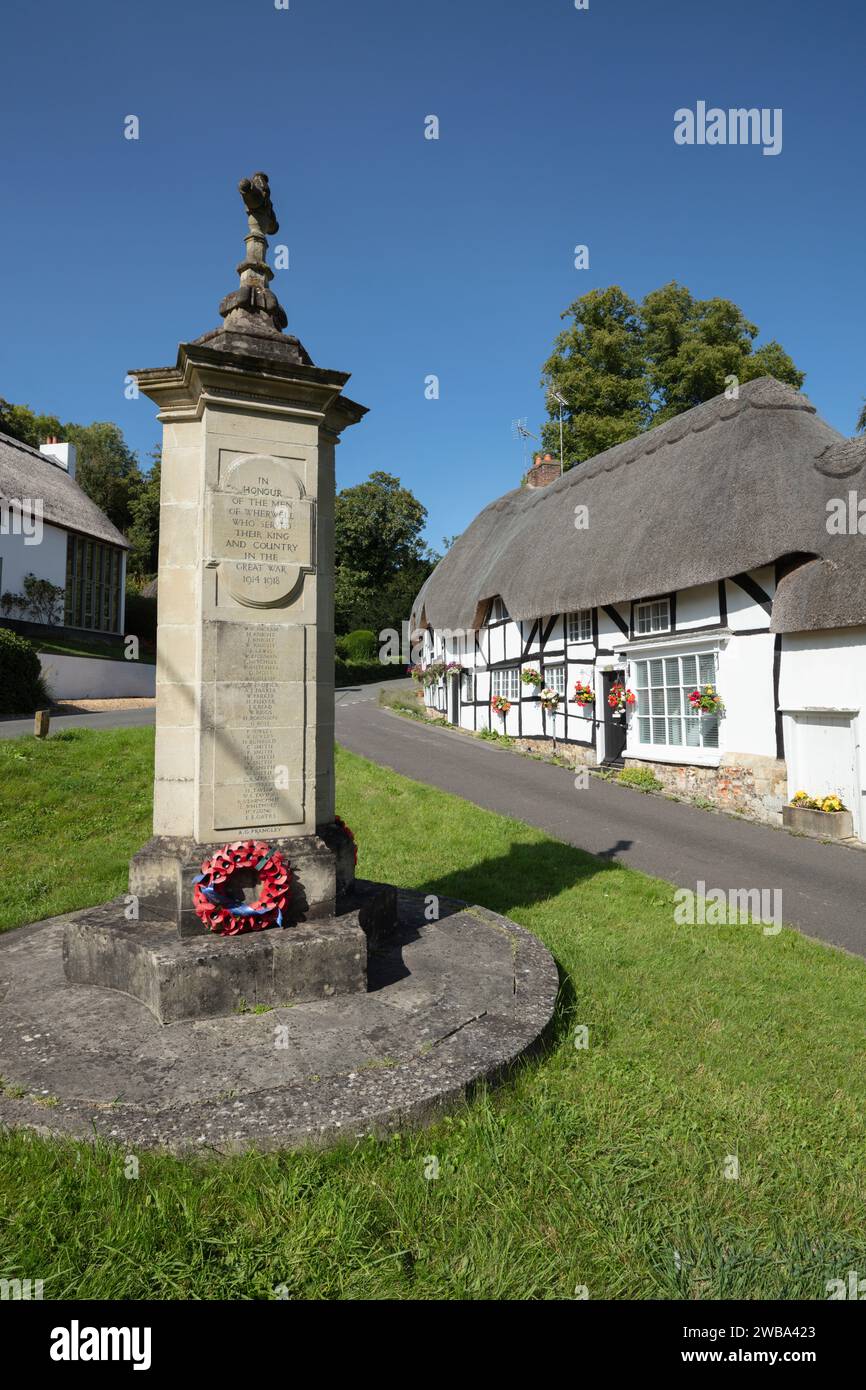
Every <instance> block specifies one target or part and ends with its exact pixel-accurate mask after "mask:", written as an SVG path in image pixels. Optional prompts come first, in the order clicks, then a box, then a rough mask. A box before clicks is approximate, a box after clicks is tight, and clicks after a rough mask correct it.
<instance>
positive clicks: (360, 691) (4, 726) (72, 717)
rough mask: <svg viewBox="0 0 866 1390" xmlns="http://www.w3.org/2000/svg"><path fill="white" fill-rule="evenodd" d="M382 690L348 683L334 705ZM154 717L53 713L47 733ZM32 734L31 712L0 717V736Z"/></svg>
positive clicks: (135, 724)
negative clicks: (27, 716) (27, 717)
mask: <svg viewBox="0 0 866 1390" xmlns="http://www.w3.org/2000/svg"><path fill="white" fill-rule="evenodd" d="M387 684H388V687H389V688H393V687H398V688H400V689H406V688H408V687H409V686H411V684H412V682H411V681H410V680H399V681H388V683H387ZM381 689H382V683H381V682H379V683H378V684H377V685H353V686H347V687H346V688H345V689H344V690H338V691H337V695H336V702H337V707H338V708H340V707H341V706H342V705H351V704H355V703H356V702H357V701H359V700H375V699H377V698H378V695H379V691H380V690H381ZM153 719H154V711H153V707H152V706H151V708H150V709H113V710H108V711H106V713H105V714H92V713H91V714H53V715H52V716H51V729H50V732H51V733H52V734H59V733H61V732H62V731H63V730H64V729H134V728H139V727H146V726H147V725H149V724H152V723H153ZM32 733H33V717H32V715H31V717H30V718H29V719H0V738H21V737H22V735H24V734H32Z"/></svg>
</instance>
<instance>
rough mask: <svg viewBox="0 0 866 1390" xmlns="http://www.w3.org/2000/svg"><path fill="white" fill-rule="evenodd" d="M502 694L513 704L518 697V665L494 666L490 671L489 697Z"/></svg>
mask: <svg viewBox="0 0 866 1390" xmlns="http://www.w3.org/2000/svg"><path fill="white" fill-rule="evenodd" d="M494 695H502V696H504V697H505V699H506V700H510V701H511V703H512V704H514V703H515V702H516V701H517V700H519V699H520V667H519V666H496V667H494V669H493V670H492V671H491V672H490V697H491V699H492V698H493V696H494Z"/></svg>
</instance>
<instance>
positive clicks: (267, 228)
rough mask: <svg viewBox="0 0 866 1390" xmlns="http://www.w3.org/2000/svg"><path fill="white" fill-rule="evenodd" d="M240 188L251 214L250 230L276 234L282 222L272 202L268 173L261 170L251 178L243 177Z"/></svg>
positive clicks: (267, 234)
mask: <svg viewBox="0 0 866 1390" xmlns="http://www.w3.org/2000/svg"><path fill="white" fill-rule="evenodd" d="M238 190H239V192H240V195H241V197H242V198H243V200H244V206H245V207H246V210H247V214H248V216H249V223H250V231H251V232H257V231H258V232H262V233H263V234H264V235H265V236H275V235H276V233H277V232H278V231H279V230H280V224H279V222H278V221H277V217H276V213H275V212H274V205H273V203H272V202H271V187H270V184H269V183H268V176H267V174H264V173H262V171H261V170H259V172H258V173H257V174H253V176H252V178H251V179H241V181H240V183H239V184H238Z"/></svg>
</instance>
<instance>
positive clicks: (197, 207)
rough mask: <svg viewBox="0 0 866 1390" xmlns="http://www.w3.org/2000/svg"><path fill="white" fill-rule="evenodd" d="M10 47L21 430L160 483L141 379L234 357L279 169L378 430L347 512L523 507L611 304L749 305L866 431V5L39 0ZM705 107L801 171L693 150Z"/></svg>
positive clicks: (315, 300)
mask: <svg viewBox="0 0 866 1390" xmlns="http://www.w3.org/2000/svg"><path fill="white" fill-rule="evenodd" d="M4 47H5V62H4V79H3V83H2V86H0V130H2V140H0V170H2V182H0V187H2V190H3V192H2V198H3V203H4V215H3V217H2V219H0V267H2V271H0V284H2V299H3V308H4V315H3V317H4V332H3V334H2V339H0V395H3V396H5V397H6V398H7V399H9V400H13V401H23V402H26V403H28V404H30V405H31V406H33V407H34V408H35V409H39V410H45V411H53V412H54V413H56V414H58V415H59V416H60V417H61V418H62V419H75V420H79V421H83V422H89V421H90V420H93V419H114V420H117V422H118V423H119V424H120V425H121V426H122V427H123V429H124V431H125V433H126V435H127V438H128V439H129V440H130V442H131V443H132V444H133V446H134V447H135V448H136V449H138V450H139V451H140V452H141V455H142V457H144V455H145V453H146V451H147V450H148V449H149V448H150V447H152V445H153V444H154V443H155V442H156V441H157V439H158V437H159V426H158V424H157V422H156V420H155V407H154V406H153V405H152V403H151V402H149V401H147V400H146V399H145V398H144V397H142V398H141V399H140V400H138V401H131V402H130V401H126V400H125V399H124V393H123V379H124V374H125V372H126V370H127V369H128V368H130V367H145V366H157V365H162V364H165V363H168V362H173V361H174V357H175V353H176V348H177V343H178V342H179V341H181V340H187V339H190V338H194V337H197V336H198V335H199V334H201V333H203V332H205V331H207V330H208V329H210V328H213V327H216V326H217V324H218V322H219V317H218V314H217V305H218V303H219V300H220V298H221V297H222V296H223V295H224V294H226V293H227V292H228V291H229V290H231V289H232V288H234V287H235V285H236V275H235V273H234V267H235V265H236V263H237V262H238V260H239V259H240V257H241V251H242V235H243V230H244V225H245V224H244V217H243V209H242V206H241V202H240V198H239V195H238V194H237V192H236V184H237V181H238V179H239V178H241V177H243V176H245V175H249V174H251V173H252V172H253V171H254V170H255V169H265V170H266V171H267V172H268V174H269V175H270V180H271V188H272V192H273V197H274V204H275V207H276V210H277V213H278V216H279V218H280V222H281V230H280V233H279V235H278V237H277V238H276V239H275V240H276V241H278V242H285V244H287V245H288V247H289V249H290V256H291V267H290V269H289V270H287V271H282V272H279V273H278V274H277V277H276V279H275V281H274V288H275V290H276V291H277V293H278V294H279V297H280V299H281V301H282V303H283V304H284V306H285V308H286V310H287V312H288V316H289V325H290V329H291V331H293V332H296V333H297V334H298V336H299V337H300V338H301V339H302V341H303V342H304V343H305V345H306V346H307V348H308V350H309V351H310V352H311V354H312V356H313V359H314V361H315V362H316V363H317V364H319V365H321V366H326V367H333V368H339V369H342V370H347V371H351V372H352V374H353V375H352V380H351V382H350V383H349V386H348V388H347V390H348V392H349V394H350V395H352V396H353V397H354V398H355V399H356V400H359V401H361V402H363V403H364V404H365V405H367V406H369V407H370V414H369V416H368V417H367V418H366V419H365V421H364V422H363V423H362V424H361V425H359V426H357V427H355V428H354V429H352V430H350V431H348V432H347V434H346V435H345V436H344V441H343V444H342V445H341V447H340V449H339V450H338V476H337V482H338V486H340V487H345V486H348V485H350V484H352V483H354V482H358V481H360V480H362V479H363V478H365V477H366V476H367V475H368V474H369V473H370V471H371V470H372V469H374V468H384V469H386V470H388V471H389V472H392V473H396V474H398V475H399V476H400V477H401V478H402V479H403V480H404V482H405V483H407V484H408V485H409V486H411V487H412V488H413V490H414V491H415V492H416V494H417V495H418V496H419V497H420V499H421V500H422V502H423V503H424V504H425V506H426V507H427V508H428V511H429V514H430V517H429V528H428V533H429V536H430V539H431V540H432V541H433V542H434V544H435V543H436V542H438V541H439V539H440V538H441V536H442V535H443V534H452V533H455V532H458V531H460V530H462V529H463V528H464V527H465V526H466V525H467V524H468V522H469V521H470V520H471V519H472V517H473V516H474V515H475V513H476V512H477V511H478V510H479V508H480V507H482V506H483V505H484V504H485V503H487V502H488V501H489V500H491V498H493V497H495V496H497V495H499V494H500V493H502V492H504V491H506V490H507V489H508V488H509V487H512V486H514V485H515V484H516V482H517V481H518V479H519V476H520V473H521V470H522V453H521V447H520V444H519V441H518V440H517V439H515V438H514V436H513V433H512V421H513V420H514V419H515V418H516V417H522V416H526V417H528V421H529V428H530V429H532V430H533V431H534V432H537V431H538V428H539V425H540V423H541V421H542V419H543V418H544V413H545V412H544V403H543V399H542V393H541V390H540V387H539V376H540V366H541V363H542V362H543V360H544V358H545V357H546V356H547V354H548V352H549V350H550V345H551V343H552V341H553V338H554V336H555V334H556V333H557V332H558V330H559V328H560V319H559V316H560V313H561V312H562V310H563V309H565V308H566V307H567V305H568V304H569V303H570V302H571V301H572V300H573V299H575V298H576V297H577V296H578V295H580V294H583V293H585V292H586V291H587V290H589V289H591V288H593V287H596V286H603V285H607V284H612V283H618V284H620V285H622V286H623V287H624V288H625V289H626V290H627V291H628V292H629V293H630V294H632V295H633V296H635V297H640V296H642V295H643V294H644V293H645V292H646V291H647V290H649V289H651V288H654V287H656V286H659V285H661V284H664V283H665V282H667V281H668V280H671V279H677V280H679V281H680V282H682V283H684V284H686V285H688V286H689V288H690V289H691V290H692V291H693V292H694V293H695V294H697V295H699V296H709V295H716V294H718V295H724V296H728V297H730V298H732V299H734V300H735V301H737V302H738V303H739V304H740V305H741V306H742V308H743V309H744V311H745V313H746V314H747V316H748V317H750V318H751V319H752V320H753V321H754V322H755V323H757V324H758V325H759V327H760V329H761V335H762V338H767V337H776V338H778V339H779V341H780V342H781V343H782V344H783V345H784V347H785V348H786V349H787V350H788V351H789V352H790V353H791V355H792V356H793V357H794V359H795V361H796V362H797V364H798V365H799V366H800V368H801V369H802V370H804V371H805V372H806V374H807V376H806V385H805V390H806V391H807V393H808V394H809V395H810V397H811V399H812V400H813V402H814V404H815V405H816V406H817V408H818V410H819V411H820V412H821V414H823V415H824V416H825V417H826V418H827V419H828V420H829V421H830V422H831V423H832V424H833V425H835V426H836V427H837V428H838V429H840V430H842V431H844V432H845V433H846V434H851V433H853V430H854V426H855V421H856V416H857V412H858V409H859V405H860V402H861V400H862V397H863V396H864V394H866V348H864V334H863V318H864V305H866V238H864V231H863V229H864V225H866V218H864V211H866V208H864V178H863V170H862V151H863V148H864V144H866V115H864V100H866V97H864V88H866V84H864V82H863V53H864V49H866V6H864V5H863V4H862V3H861V0H826V2H825V3H823V4H821V5H816V4H813V3H806V0H728V3H726V4H725V5H724V6H722V5H709V4H696V3H695V0H659V3H652V0H590V8H589V10H588V11H577V10H576V9H575V6H574V0H523V2H521V0H498V3H497V0H436V3H429V4H425V3H419V0H415V2H414V3H408V0H365V2H364V0H328V3H324V0H290V7H289V9H288V10H277V9H276V8H275V6H274V3H273V0H183V3H177V0H174V3H168V2H167V0H148V3H147V4H146V5H129V4H118V3H117V0H112V3H107V0H78V2H77V3H74V4H72V3H65V4H61V3H57V2H56V0H48V3H40V4H39V5H28V6H24V5H16V6H15V7H13V8H10V9H9V10H8V11H7V13H6V14H5V16H4ZM699 99H700V100H706V101H707V102H708V103H709V104H710V105H718V106H720V107H724V108H727V107H729V106H758V107H781V108H782V109H783V112H784V118H783V133H784V135H783V141H784V142H783V149H782V153H781V154H780V155H778V156H777V157H766V156H764V155H762V153H761V150H760V149H759V148H753V147H718V148H710V147H703V148H700V147H690V148H689V147H680V146H677V145H675V143H674V140H673V130H674V111H675V110H676V109H677V108H679V107H683V106H691V107H694V105H695V103H696V102H697V101H698V100H699ZM129 114H135V115H137V116H138V117H139V119H140V123H141V132H140V139H139V140H138V141H128V140H125V139H124V138H123V122H124V117H125V116H127V115H129ZM430 114H435V115H437V116H438V117H439V120H440V139H439V140H438V141H428V140H425V139H424V119H425V117H426V116H427V115H430ZM578 243H585V244H587V245H588V246H589V248H590V269H589V270H588V271H577V270H575V269H574V265H573V248H574V246H575V245H576V244H578ZM434 373H435V374H436V375H438V376H439V378H440V383H441V388H440V389H441V395H440V398H439V400H438V401H429V400H426V399H425V395H424V381H425V378H426V377H427V376H428V375H429V374H434Z"/></svg>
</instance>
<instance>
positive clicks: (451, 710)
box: [448, 672, 460, 724]
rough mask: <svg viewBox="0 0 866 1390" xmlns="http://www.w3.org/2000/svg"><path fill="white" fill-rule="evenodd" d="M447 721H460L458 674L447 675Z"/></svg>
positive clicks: (454, 722) (451, 722)
mask: <svg viewBox="0 0 866 1390" xmlns="http://www.w3.org/2000/svg"><path fill="white" fill-rule="evenodd" d="M448 723H449V724H459V723H460V674H459V672H458V673H457V674H455V675H453V676H449V677H448Z"/></svg>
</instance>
